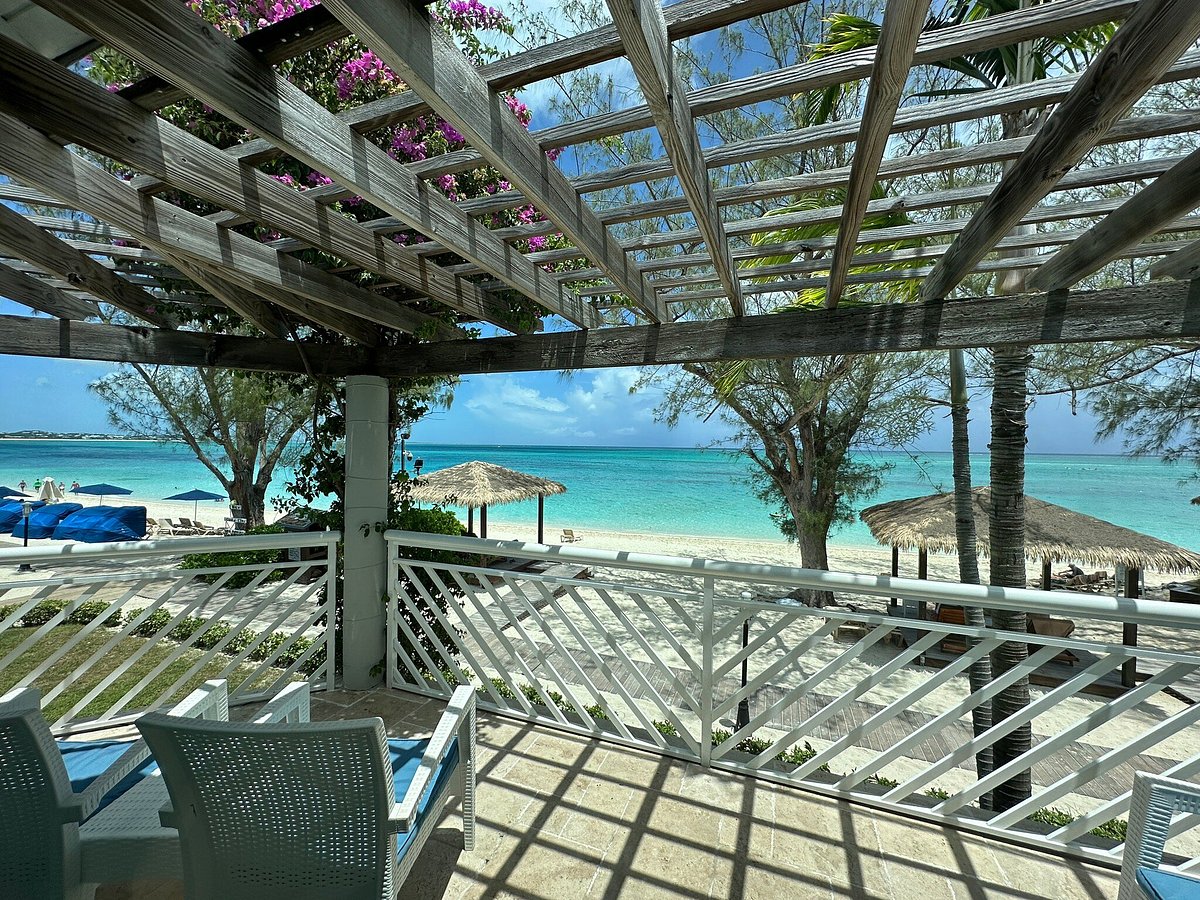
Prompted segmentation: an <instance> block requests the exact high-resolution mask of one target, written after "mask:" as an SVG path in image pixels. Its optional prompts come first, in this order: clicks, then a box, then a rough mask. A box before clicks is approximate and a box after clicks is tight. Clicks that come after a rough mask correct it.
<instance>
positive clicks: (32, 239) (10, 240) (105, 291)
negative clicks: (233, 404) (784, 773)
mask: <svg viewBox="0 0 1200 900" xmlns="http://www.w3.org/2000/svg"><path fill="white" fill-rule="evenodd" d="M0 251H2V252H4V253H7V254H11V255H12V256H15V257H17V258H20V259H24V260H25V261H26V262H31V263H33V264H34V265H35V266H37V267H38V268H40V269H43V270H45V271H47V272H51V273H53V274H55V275H58V276H59V277H60V278H64V279H66V281H67V282H68V283H69V284H72V285H74V286H75V287H77V288H78V289H79V290H81V291H84V292H86V293H88V294H91V295H92V296H93V297H96V298H98V299H100V300H103V301H104V302H106V303H111V304H112V305H113V306H115V307H117V308H118V309H120V310H122V311H124V312H127V313H129V314H130V315H131V316H135V317H136V318H138V319H141V320H142V321H144V322H149V323H150V324H151V325H158V326H159V327H161V328H171V327H172V326H173V322H172V321H171V318H170V317H169V316H165V315H163V314H162V313H161V312H160V311H159V310H158V307H159V305H160V304H161V303H162V301H161V300H159V299H158V298H157V297H155V296H154V295H153V294H149V293H147V292H146V291H144V290H142V289H141V288H140V287H138V286H137V285H135V284H130V283H129V282H128V281H126V280H125V279H124V278H121V277H119V276H118V275H116V274H115V273H113V272H112V270H110V269H106V268H105V267H104V266H102V265H100V263H98V262H96V261H95V260H94V259H92V258H91V257H90V256H88V255H87V254H84V253H80V252H79V251H78V250H76V249H74V248H73V247H71V246H69V245H68V244H66V243H65V242H64V241H61V240H59V239H58V238H56V237H54V236H53V235H51V234H49V233H48V232H45V231H42V229H40V228H38V227H37V226H36V225H34V224H33V223H32V222H30V221H28V220H27V219H26V218H25V217H24V216H22V215H21V214H20V213H19V212H17V211H16V210H15V209H12V208H11V207H8V206H5V205H4V204H3V203H0Z"/></svg>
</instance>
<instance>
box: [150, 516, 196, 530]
mask: <svg viewBox="0 0 1200 900" xmlns="http://www.w3.org/2000/svg"><path fill="white" fill-rule="evenodd" d="M159 521H160V522H166V523H167V525H168V526H169V527H170V528H171V534H195V533H196V529H194V528H189V527H187V526H186V525H184V524H183V520H182V519H180V520H179V521H178V522H176V521H175V520H174V519H159Z"/></svg>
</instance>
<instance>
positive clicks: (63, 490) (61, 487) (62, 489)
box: [58, 481, 67, 494]
mask: <svg viewBox="0 0 1200 900" xmlns="http://www.w3.org/2000/svg"><path fill="white" fill-rule="evenodd" d="M66 490H67V485H66V484H65V483H64V482H62V481H60V482H59V483H58V492H59V493H60V494H63V493H66Z"/></svg>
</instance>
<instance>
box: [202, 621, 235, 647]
mask: <svg viewBox="0 0 1200 900" xmlns="http://www.w3.org/2000/svg"><path fill="white" fill-rule="evenodd" d="M201 621H204V620H203V619H202V620H201ZM196 630H197V631H199V630H200V629H196ZM231 631H233V629H232V628H230V627H229V625H228V624H226V623H225V622H216V623H214V624H212V625H209V626H208V627H207V628H205V629H204V630H203V631H201V632H200V636H199V637H197V638H196V643H195V644H194V645H193V646H196V647H199V648H200V649H201V650H211V649H212V648H213V647H215V646H217V644H219V643H221V641H223V640H224V639H225V638H226V637H228V636H229V632H231Z"/></svg>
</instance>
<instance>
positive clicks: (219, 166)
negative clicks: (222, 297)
mask: <svg viewBox="0 0 1200 900" xmlns="http://www.w3.org/2000/svg"><path fill="white" fill-rule="evenodd" d="M0 77H3V79H4V83H5V90H4V92H3V94H0V109H5V110H7V111H9V112H10V113H12V114H13V115H14V116H17V117H18V118H20V119H22V120H23V121H24V122H26V123H27V124H29V125H32V126H34V127H35V128H37V129H39V130H40V131H43V132H45V133H47V134H52V135H55V136H58V137H61V138H63V139H65V140H68V141H70V142H73V143H77V144H80V145H81V146H85V147H88V148H90V149H92V150H95V151H97V152H99V153H103V154H104V155H106V156H109V157H111V158H113V159H119V160H121V161H122V162H124V163H125V164H126V165H128V166H130V167H131V168H133V169H135V170H137V171H140V172H146V173H152V174H154V175H155V176H157V177H160V178H163V179H164V180H165V182H166V183H168V184H170V185H171V186H173V187H176V188H179V189H181V190H184V191H187V192H188V193H190V194H194V195H195V196H197V197H202V198H204V199H206V200H210V201H211V202H213V203H216V204H217V205H219V206H223V207H227V208H229V209H233V210H237V211H239V212H241V213H244V214H245V215H247V216H248V217H249V218H251V219H253V220H255V221H259V222H262V223H264V224H266V225H268V226H270V227H272V228H275V229H278V230H279V231H282V232H284V233H285V234H290V235H292V236H294V237H296V238H299V239H300V240H302V241H306V242H307V243H309V244H312V245H314V246H319V247H321V248H322V249H324V250H326V251H327V252H329V253H331V254H333V255H334V256H337V257H339V258H341V259H344V260H346V261H348V262H352V263H355V264H357V265H358V266H360V267H362V268H363V269H365V270H367V271H370V272H374V273H376V274H379V275H383V276H385V277H387V278H392V279H395V280H396V281H398V282H399V283H400V284H402V285H404V286H405V287H407V288H409V289H411V290H414V291H416V292H418V293H421V294H428V295H429V296H430V297H432V298H433V299H435V300H438V301H441V302H443V303H446V304H447V305H449V306H450V307H451V308H453V309H457V310H459V311H461V312H464V313H466V314H467V315H468V316H470V317H471V318H473V319H479V320H482V321H485V322H491V323H493V324H496V325H499V326H500V327H503V328H507V329H508V330H510V331H515V330H517V326H516V325H515V324H514V322H513V320H512V317H511V315H510V313H509V307H508V304H507V303H504V302H501V301H499V300H498V299H497V298H495V297H493V296H490V295H488V294H486V293H485V292H483V291H481V290H480V289H479V288H478V287H477V286H476V285H474V284H472V283H471V282H469V281H466V280H464V279H461V278H455V277H454V276H453V275H450V274H448V273H446V272H445V270H444V269H442V268H441V267H440V266H438V265H435V264H434V263H432V262H428V261H422V260H421V259H420V257H418V256H417V255H416V254H415V253H413V252H412V251H411V250H408V249H406V248H404V247H400V246H398V245H396V244H395V243H394V242H392V241H390V240H387V239H385V238H382V237H380V236H378V235H376V234H373V233H372V232H370V231H368V230H367V229H365V228H363V227H362V226H360V225H357V224H356V223H354V222H352V221H351V220H349V219H347V218H345V217H343V216H340V215H338V214H337V213H336V212H335V211H333V210H331V209H329V208H328V207H326V206H322V205H321V204H319V203H316V202H314V201H313V200H312V199H310V198H309V197H308V196H307V195H306V194H304V193H300V192H298V191H295V190H293V189H291V188H288V187H285V186H284V185H282V184H280V183H279V182H277V181H275V179H273V178H271V177H269V176H267V175H264V174H263V173H262V172H259V171H258V170H257V169H254V168H252V167H250V166H245V165H239V164H238V163H237V161H236V160H234V159H233V158H232V157H231V156H230V155H229V154H227V153H225V152H223V151H221V150H218V149H217V148H216V147H213V146H212V145H210V144H208V143H206V142H205V141H202V140H200V139H199V138H196V137H194V136H192V135H191V134H188V133H187V132H186V131H184V130H183V129H181V128H176V127H175V126H174V125H172V124H170V123H169V122H167V121H165V120H163V119H160V118H159V117H157V116H155V115H154V114H153V113H149V112H146V111H144V110H142V109H139V108H138V107H137V106H135V105H133V104H131V103H129V102H127V101H125V100H123V99H121V98H120V97H118V96H116V95H113V94H110V93H109V92H108V91H106V90H104V88H102V87H100V86H99V85H97V84H94V83H93V82H91V81H89V80H88V79H86V78H83V77H81V76H79V75H76V74H75V73H73V72H70V71H68V70H67V69H64V68H62V67H61V66H58V65H55V64H54V63H52V62H50V61H49V60H46V59H44V58H43V57H40V56H38V55H37V54H35V53H31V52H30V51H28V50H26V49H25V48H24V47H22V46H21V45H19V44H15V43H14V42H12V41H8V40H7V39H5V38H3V37H0ZM85 111H86V114H85ZM133 186H134V187H135V188H136V187H137V185H136V184H134V185H133Z"/></svg>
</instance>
